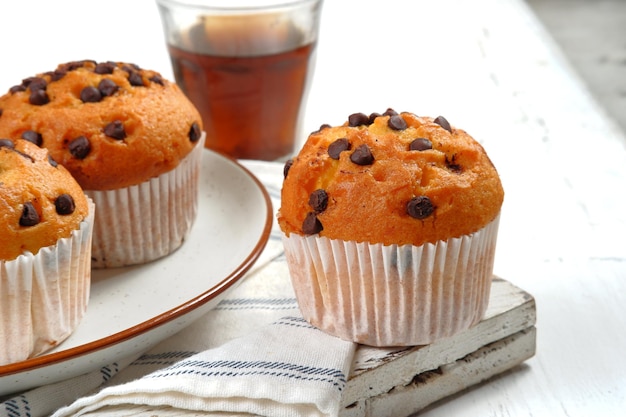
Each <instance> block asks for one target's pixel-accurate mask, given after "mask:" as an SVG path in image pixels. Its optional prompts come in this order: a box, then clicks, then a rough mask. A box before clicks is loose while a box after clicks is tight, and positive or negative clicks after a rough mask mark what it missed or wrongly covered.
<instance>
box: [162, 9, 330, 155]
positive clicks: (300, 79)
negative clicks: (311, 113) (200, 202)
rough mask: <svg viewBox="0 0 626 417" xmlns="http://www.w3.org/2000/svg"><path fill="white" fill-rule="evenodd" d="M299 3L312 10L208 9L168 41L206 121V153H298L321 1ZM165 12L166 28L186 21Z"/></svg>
mask: <svg viewBox="0 0 626 417" xmlns="http://www.w3.org/2000/svg"><path fill="white" fill-rule="evenodd" d="M161 3H168V2H167V1H165V0H163V1H161V2H160V4H161ZM298 3H302V4H305V5H307V7H308V9H306V10H305V11H304V12H303V11H302V10H300V11H297V10H296V11H294V10H279V9H270V10H268V11H262V12H259V11H256V12H254V11H253V10H244V11H241V12H238V13H232V12H230V13H227V11H225V10H224V9H216V10H212V11H211V13H209V11H207V10H203V11H202V13H203V14H202V15H200V16H199V17H196V19H195V21H194V22H193V23H192V24H189V25H187V26H186V27H185V28H184V29H180V30H178V31H176V32H175V33H170V34H169V36H167V37H166V38H167V47H168V51H169V54H170V58H171V61H172V67H173V70H174V76H175V79H176V82H177V83H178V85H179V86H180V87H181V89H182V90H183V91H184V92H185V94H186V95H187V96H188V97H189V99H190V100H191V101H192V102H193V103H194V104H195V106H196V107H197V108H198V111H199V112H200V114H201V116H202V119H203V123H204V130H205V132H206V147H208V148H210V149H213V150H216V151H218V152H221V153H224V154H226V155H229V156H231V157H234V158H241V159H261V160H278V159H284V158H286V157H288V156H289V155H291V154H292V153H293V152H294V144H295V140H296V137H297V135H298V133H299V132H298V130H299V127H300V126H299V125H300V120H301V117H302V114H301V113H302V112H301V109H302V108H303V101H304V100H305V98H306V92H307V88H308V82H309V78H310V76H311V67H312V65H313V62H314V56H315V47H316V40H317V35H316V33H317V25H318V23H317V20H318V17H317V16H316V15H317V14H318V12H319V10H318V9H319V3H321V2H320V1H317V0H315V1H312V0H305V1H301V2H293V4H295V5H297V4H298ZM290 7H296V6H290ZM297 7H300V8H302V7H303V6H302V5H300V6H297ZM161 13H162V18H163V20H164V26H166V27H167V26H168V25H170V26H176V25H175V23H176V22H175V21H176V19H178V20H181V18H180V17H178V18H177V16H176V15H175V14H174V12H171V11H164V10H161ZM167 13H169V14H167ZM199 13H200V12H199ZM312 14H314V16H313V17H311V15H312ZM168 16H169V18H168ZM168 19H169V20H168ZM307 19H308V20H314V22H313V23H311V22H308V21H307ZM303 22H304V23H306V24H304V25H303ZM178 23H180V22H178ZM311 25H312V26H313V28H311ZM170 32H172V31H171V30H170ZM168 33H169V32H168Z"/></svg>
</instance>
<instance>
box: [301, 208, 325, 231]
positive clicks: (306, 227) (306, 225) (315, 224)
mask: <svg viewBox="0 0 626 417" xmlns="http://www.w3.org/2000/svg"><path fill="white" fill-rule="evenodd" d="M322 230H324V226H322V222H320V221H319V219H318V218H317V215H316V214H315V213H314V212H310V213H309V214H307V215H306V217H305V219H304V221H303V222H302V232H303V233H304V234H307V235H314V234H316V233H319V232H321V231H322Z"/></svg>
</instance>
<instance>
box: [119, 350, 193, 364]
mask: <svg viewBox="0 0 626 417" xmlns="http://www.w3.org/2000/svg"><path fill="white" fill-rule="evenodd" d="M197 353H198V352H191V351H170V352H162V353H155V354H144V355H141V356H140V357H139V358H137V359H135V361H133V363H132V364H131V365H133V366H146V365H163V366H168V365H171V364H173V363H176V362H178V361H180V360H181V359H186V358H189V357H190V356H193V355H195V354H197Z"/></svg>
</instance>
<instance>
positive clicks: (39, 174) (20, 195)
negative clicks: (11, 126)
mask: <svg viewBox="0 0 626 417" xmlns="http://www.w3.org/2000/svg"><path fill="white" fill-rule="evenodd" d="M88 210H89V209H88V206H87V198H86V196H85V194H84V192H83V190H82V189H81V188H80V186H79V185H78V183H77V182H76V181H75V180H74V178H72V176H71V174H70V173H69V172H68V171H67V170H66V169H65V168H63V166H61V165H60V164H57V163H56V162H55V161H54V160H53V159H52V158H51V157H49V154H48V151H47V150H45V149H42V148H39V147H38V146H36V145H34V144H32V143H30V142H28V141H26V140H22V139H17V140H15V141H12V140H10V139H0V260H4V261H9V260H13V259H15V258H17V257H18V256H19V255H21V254H22V253H23V252H24V251H30V252H32V253H33V254H37V252H38V251H39V249H41V248H43V247H46V246H51V245H54V244H56V242H57V241H58V240H59V239H61V238H66V237H69V236H70V235H71V234H72V231H74V230H77V229H78V228H79V225H80V222H82V221H83V220H84V219H85V218H86V217H87V214H88Z"/></svg>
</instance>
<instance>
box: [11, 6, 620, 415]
mask: <svg viewBox="0 0 626 417" xmlns="http://www.w3.org/2000/svg"><path fill="white" fill-rule="evenodd" d="M321 32H322V34H321V38H320V41H319V49H318V55H317V68H316V73H315V77H314V80H313V86H312V88H311V91H310V94H309V97H308V105H307V113H306V116H305V119H304V131H305V132H308V131H312V130H315V129H317V127H318V126H319V125H320V124H322V123H330V124H339V123H342V122H343V121H344V120H346V119H347V116H348V115H349V114H351V113H354V112H358V111H361V112H365V113H370V112H374V111H378V112H382V111H384V110H385V109H386V108H387V107H392V108H394V109H396V110H398V111H411V112H414V113H416V114H421V115H431V116H437V115H439V114H441V115H444V116H445V117H446V118H447V119H448V120H449V121H450V122H451V123H452V124H453V125H456V126H457V127H461V128H464V129H465V130H467V131H468V132H469V133H470V134H472V135H473V136H474V137H475V138H477V139H478V140H479V141H481V142H482V143H483V144H484V146H485V147H486V149H487V151H488V153H489V155H490V156H491V158H492V160H493V162H494V163H495V165H496V167H497V168H498V170H499V172H500V174H501V177H502V180H503V183H504V187H505V191H506V197H505V203H504V207H503V212H502V220H501V229H500V235H499V236H500V237H499V242H498V252H497V255H496V266H495V273H496V274H497V275H499V276H501V277H503V278H505V279H507V280H509V281H511V282H512V283H514V284H515V285H517V286H519V287H521V288H523V289H525V290H526V291H528V292H530V293H531V294H532V295H534V297H535V298H536V301H537V314H538V322H537V328H538V341H537V354H536V356H535V357H534V358H532V359H530V360H529V361H527V362H526V363H525V364H524V365H522V366H521V367H519V368H517V369H515V370H514V371H511V372H507V373H506V374H504V375H502V376H499V377H497V378H496V379H495V380H491V381H489V382H487V383H485V384H481V385H480V386H478V387H476V388H473V389H471V390H470V391H469V392H465V393H463V394H462V395H458V396H455V397H454V398H452V399H449V400H446V401H444V402H443V403H442V404H438V405H437V406H436V407H432V408H430V409H428V410H427V411H425V412H424V413H423V414H422V415H424V416H429V417H430V416H457V415H458V416H460V415H463V416H466V415H482V416H485V415H489V416H528V415H533V416H568V417H574V416H591V415H593V416H614V415H618V414H619V413H620V411H621V412H623V411H624V410H625V409H626V245H625V244H624V242H623V240H624V237H625V236H626V204H625V202H626V197H625V194H626V193H625V188H626V187H625V185H626V150H625V148H624V147H625V144H626V139H625V137H624V135H623V134H622V133H621V132H620V131H619V130H618V128H617V126H616V124H615V123H613V122H612V121H611V120H609V119H608V118H607V116H606V114H605V113H604V112H603V110H602V109H600V108H599V107H598V105H597V104H596V103H595V102H594V101H593V99H592V98H591V96H590V95H589V93H588V92H587V91H586V90H585V89H584V87H583V86H582V83H581V81H580V80H579V79H578V78H577V76H576V75H575V74H574V73H573V71H572V69H571V68H570V67H569V65H568V64H567V63H566V61H565V59H564V58H563V56H562V55H561V53H560V51H559V50H558V48H557V47H556V46H555V44H554V43H553V41H552V40H551V39H550V37H549V35H548V34H547V33H546V31H545V30H544V28H543V27H541V26H540V24H539V23H538V20H537V19H536V18H535V16H534V15H532V12H531V11H530V10H529V9H528V7H527V6H526V4H525V3H524V2H523V1H522V0H484V1H475V2H464V1H461V0H440V1H429V2H426V1H403V0H386V1H380V2H375V1H371V0H367V1H348V0H343V1H341V0H327V1H326V4H325V5H324V11H323V16H322V25H321ZM0 45H1V47H0V48H1V49H0V56H1V57H2V58H1V60H0V63H1V65H0V91H3V92H4V91H6V90H7V89H8V88H9V87H10V86H12V85H14V84H18V83H19V82H20V81H21V79H22V78H25V77H27V76H30V75H34V74H35V73H37V72H43V71H47V70H51V69H53V68H54V67H55V66H56V64H57V63H60V62H64V61H71V60H78V59H95V60H98V61H104V60H117V61H131V62H135V63H137V64H139V65H141V66H143V67H146V68H151V69H156V70H159V71H161V73H162V74H163V75H164V76H166V77H168V78H170V79H172V78H173V77H172V72H171V68H170V64H169V58H168V57H167V54H166V49H165V44H164V40H163V36H162V34H161V30H160V21H159V16H158V12H157V9H156V5H155V4H154V3H153V1H152V0H108V1H102V0H99V1H78V0H72V1H63V0H58V1H54V2H52V1H43V0H41V1H29V0H26V1H19V2H18V1H15V2H3V3H2V5H0ZM300 139H302V138H300Z"/></svg>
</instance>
